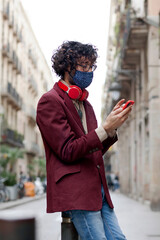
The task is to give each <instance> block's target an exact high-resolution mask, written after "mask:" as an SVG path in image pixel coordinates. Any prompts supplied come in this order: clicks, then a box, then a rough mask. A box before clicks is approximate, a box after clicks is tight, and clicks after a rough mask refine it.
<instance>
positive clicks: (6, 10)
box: [3, 1, 9, 19]
mask: <svg viewBox="0 0 160 240" xmlns="http://www.w3.org/2000/svg"><path fill="white" fill-rule="evenodd" d="M3 6H4V7H3V17H4V19H9V3H7V4H6V3H5V1H3Z"/></svg>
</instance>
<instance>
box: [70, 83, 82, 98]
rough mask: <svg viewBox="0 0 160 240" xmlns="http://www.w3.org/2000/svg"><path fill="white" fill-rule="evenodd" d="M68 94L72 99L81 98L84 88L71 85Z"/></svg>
mask: <svg viewBox="0 0 160 240" xmlns="http://www.w3.org/2000/svg"><path fill="white" fill-rule="evenodd" d="M68 96H69V97H70V98H71V99H78V100H79V99H80V98H81V96H82V90H81V89H80V88H79V87H77V86H70V88H69V90H68Z"/></svg>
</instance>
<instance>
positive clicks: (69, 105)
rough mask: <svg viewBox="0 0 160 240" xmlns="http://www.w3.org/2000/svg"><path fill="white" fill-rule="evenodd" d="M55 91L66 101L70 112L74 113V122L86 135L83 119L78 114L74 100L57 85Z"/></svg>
mask: <svg viewBox="0 0 160 240" xmlns="http://www.w3.org/2000/svg"><path fill="white" fill-rule="evenodd" d="M54 89H55V90H56V92H57V93H58V94H59V95H60V96H61V98H62V99H64V104H65V105H66V106H67V108H68V109H69V111H70V112H71V113H72V116H73V119H74V121H76V122H77V125H78V126H79V127H80V128H81V130H82V131H83V133H84V129H83V126H82V123H81V119H80V117H79V115H78V112H77V110H76V108H75V106H74V104H73V102H72V100H71V99H70V97H69V96H68V94H67V93H66V92H64V91H63V90H62V89H60V88H59V86H58V84H57V83H55V85H54Z"/></svg>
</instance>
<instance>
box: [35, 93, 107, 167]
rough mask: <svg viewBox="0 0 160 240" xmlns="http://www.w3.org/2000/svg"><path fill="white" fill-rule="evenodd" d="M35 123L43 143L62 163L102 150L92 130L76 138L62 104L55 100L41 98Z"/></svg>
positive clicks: (101, 145) (45, 97)
mask: <svg viewBox="0 0 160 240" xmlns="http://www.w3.org/2000/svg"><path fill="white" fill-rule="evenodd" d="M36 121H37V125H38V126H39V129H40V132H41V135H42V138H43V141H44V142H45V143H46V144H47V145H49V147H50V148H51V149H52V151H53V152H54V153H55V154H56V155H57V156H58V158H59V159H61V160H62V161H65V162H68V163H71V162H74V161H77V160H79V159H80V158H82V157H84V156H85V155H86V154H88V153H90V152H92V150H93V149H95V148H96V150H102V149H103V144H102V143H101V141H100V140H99V138H98V136H97V134H96V132H95V131H94V130H93V131H91V132H89V133H88V134H86V135H83V136H81V137H79V138H77V137H76V135H75V133H74V132H73V131H72V129H71V126H70V124H69V123H68V120H67V116H66V113H65V111H64V109H63V106H62V104H61V103H60V102H59V101H58V100H57V99H56V98H54V99H51V98H49V97H47V96H42V98H41V99H40V101H39V103H38V106H37V117H36Z"/></svg>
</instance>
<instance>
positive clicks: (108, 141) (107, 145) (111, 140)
mask: <svg viewBox="0 0 160 240" xmlns="http://www.w3.org/2000/svg"><path fill="white" fill-rule="evenodd" d="M117 141H118V136H117V134H116V135H115V136H113V137H109V136H108V138H107V139H106V140H104V141H103V142H102V145H103V149H102V154H105V152H107V151H108V149H109V148H110V147H111V146H112V145H113V144H114V143H115V142H117Z"/></svg>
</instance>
